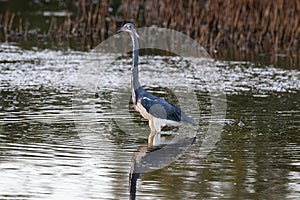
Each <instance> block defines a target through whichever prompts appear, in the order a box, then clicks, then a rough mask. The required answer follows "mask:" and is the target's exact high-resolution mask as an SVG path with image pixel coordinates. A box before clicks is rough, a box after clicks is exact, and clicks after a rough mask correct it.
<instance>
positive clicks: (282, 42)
mask: <svg viewBox="0 0 300 200" xmlns="http://www.w3.org/2000/svg"><path fill="white" fill-rule="evenodd" d="M75 2H76V5H77V7H76V9H77V10H76V11H75V12H76V13H75V14H72V15H71V13H70V12H67V13H66V16H65V19H64V22H63V23H58V21H57V19H56V18H55V17H52V19H51V21H50V23H49V28H48V30H46V31H44V33H42V34H43V35H46V36H47V37H48V36H49V37H54V38H56V39H58V40H61V39H64V38H69V37H78V38H89V39H92V40H95V41H98V42H100V41H102V40H104V39H105V38H107V37H108V36H110V35H112V34H113V33H114V32H115V29H116V28H117V27H118V26H120V25H121V24H122V23H124V22H128V21H131V22H134V23H135V24H136V25H137V26H139V27H142V26H153V25H155V26H158V27H165V28H170V29H174V30H177V31H181V32H184V33H186V34H187V35H190V36H191V37H192V38H194V39H195V40H197V41H198V42H200V43H201V44H202V45H204V46H205V47H207V48H208V49H210V50H213V49H215V48H219V47H220V46H222V45H231V46H232V45H233V46H236V47H238V48H239V49H246V48H249V47H250V48H261V47H263V48H264V49H266V50H269V51H270V50H272V51H275V52H277V51H281V52H282V51H293V50H296V51H297V50H298V49H299V46H300V41H299V40H300V0H293V1H284V0H273V1H269V0H239V1H230V0H206V1H198V0H189V1H184V0H178V1H171V0H166V1H161V0H144V1H141V0H122V1H121V3H120V5H118V8H117V9H115V10H112V9H111V8H112V4H113V2H111V1H109V0H103V1H100V0H99V1H98V2H97V3H93V1H92V0H77V1H75ZM75 2H74V5H75ZM114 6H115V4H114ZM35 33H36V32H34V31H33V32H31V33H30V32H29V29H28V23H27V21H26V19H22V18H20V17H19V18H17V17H16V15H15V13H11V12H9V11H7V12H6V13H3V14H0V36H1V37H2V38H6V39H9V38H12V37H25V38H26V37H27V36H28V34H35Z"/></svg>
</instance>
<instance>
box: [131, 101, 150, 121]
mask: <svg viewBox="0 0 300 200" xmlns="http://www.w3.org/2000/svg"><path fill="white" fill-rule="evenodd" d="M134 108H135V110H136V111H138V112H139V113H140V114H141V115H142V116H143V117H144V118H145V119H148V120H152V119H153V116H152V115H151V114H150V113H148V112H147V110H146V109H145V108H144V106H143V105H142V103H141V99H139V100H138V101H137V103H136V105H135V106H134Z"/></svg>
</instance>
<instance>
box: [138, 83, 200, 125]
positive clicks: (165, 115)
mask: <svg viewBox="0 0 300 200" xmlns="http://www.w3.org/2000/svg"><path fill="white" fill-rule="evenodd" d="M135 93H136V102H139V101H140V102H141V104H142V106H143V107H144V108H145V109H146V110H147V112H148V113H150V114H151V115H152V116H154V117H156V118H160V119H167V120H171V121H175V122H187V123H191V124H196V123H195V121H194V120H193V119H192V118H191V117H188V116H186V114H184V112H182V110H181V109H180V108H178V107H176V106H175V105H173V104H171V103H169V102H167V101H166V100H164V99H163V98H159V97H156V96H154V95H152V94H151V93H149V92H147V91H146V90H144V89H143V88H142V87H139V88H138V89H137V90H136V91H135Z"/></svg>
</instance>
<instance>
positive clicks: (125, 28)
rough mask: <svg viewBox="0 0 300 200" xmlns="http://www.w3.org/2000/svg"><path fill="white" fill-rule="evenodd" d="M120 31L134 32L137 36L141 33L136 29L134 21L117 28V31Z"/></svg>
mask: <svg viewBox="0 0 300 200" xmlns="http://www.w3.org/2000/svg"><path fill="white" fill-rule="evenodd" d="M120 32H129V33H133V34H136V36H137V37H139V35H138V34H137V32H136V31H135V29H134V26H133V24H132V23H126V24H124V26H122V27H121V28H118V29H117V33H120Z"/></svg>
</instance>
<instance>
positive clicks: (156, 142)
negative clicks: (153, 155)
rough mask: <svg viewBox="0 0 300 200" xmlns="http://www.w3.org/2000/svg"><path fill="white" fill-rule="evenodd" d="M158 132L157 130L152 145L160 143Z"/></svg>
mask: <svg viewBox="0 0 300 200" xmlns="http://www.w3.org/2000/svg"><path fill="white" fill-rule="evenodd" d="M160 143H161V142H160V132H157V133H156V134H155V136H154V138H153V145H154V146H157V145H160Z"/></svg>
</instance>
